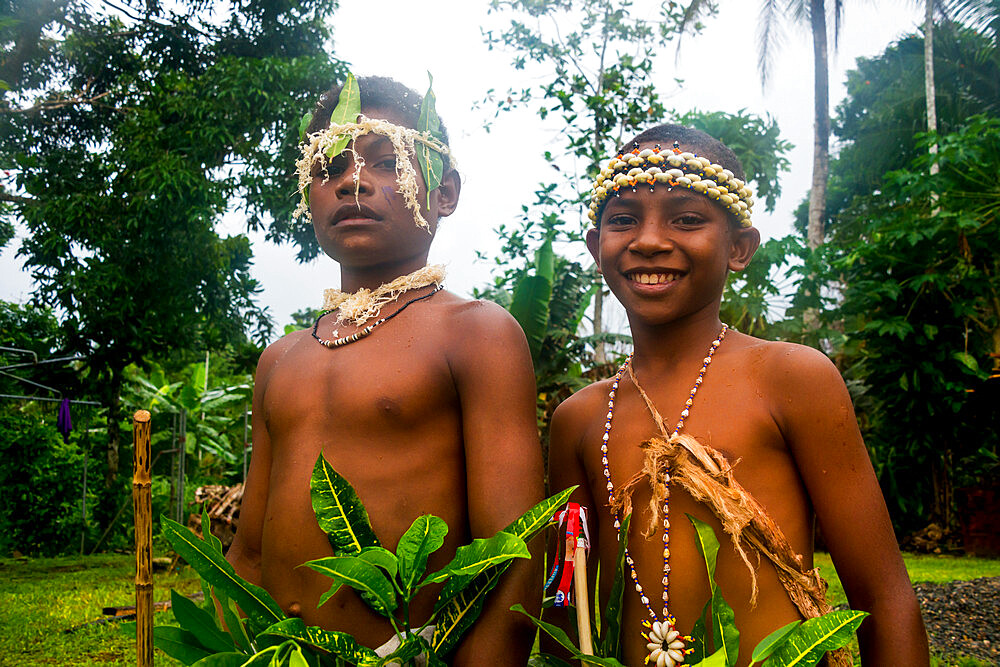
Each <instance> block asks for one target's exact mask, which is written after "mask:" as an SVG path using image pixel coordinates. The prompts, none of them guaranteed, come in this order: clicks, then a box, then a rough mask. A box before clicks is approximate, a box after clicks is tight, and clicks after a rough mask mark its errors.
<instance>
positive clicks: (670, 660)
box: [642, 617, 694, 667]
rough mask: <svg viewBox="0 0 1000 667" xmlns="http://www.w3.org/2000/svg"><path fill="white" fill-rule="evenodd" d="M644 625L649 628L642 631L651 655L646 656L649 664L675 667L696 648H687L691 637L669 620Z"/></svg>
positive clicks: (658, 666)
mask: <svg viewBox="0 0 1000 667" xmlns="http://www.w3.org/2000/svg"><path fill="white" fill-rule="evenodd" d="M668 618H669V617H668ZM671 620H672V619H671ZM643 625H646V626H647V627H648V628H649V632H648V633H646V632H644V633H642V637H643V639H645V640H646V650H647V651H649V655H648V656H646V664H647V665H655V666H656V667H675V666H676V665H680V664H682V663H683V662H684V659H685V658H686V657H687V656H688V654H689V653H691V651H693V650H694V649H689V648H686V646H687V642H689V641H691V638H690V637H686V636H684V635H682V634H681V633H680V632H678V630H677V629H676V628H675V627H674V624H673V623H671V622H670V621H669V620H665V621H653V622H652V623H648V624H647V623H643Z"/></svg>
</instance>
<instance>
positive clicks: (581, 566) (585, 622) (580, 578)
mask: <svg viewBox="0 0 1000 667" xmlns="http://www.w3.org/2000/svg"><path fill="white" fill-rule="evenodd" d="M573 586H574V588H575V590H576V629H577V632H578V634H579V637H580V653H583V654H584V655H594V644H593V641H592V640H591V636H592V635H591V631H590V600H589V599H588V597H587V550H586V549H585V548H584V546H583V544H581V543H580V541H579V540H578V541H577V544H576V551H575V552H574V553H573ZM581 664H586V663H582V662H581Z"/></svg>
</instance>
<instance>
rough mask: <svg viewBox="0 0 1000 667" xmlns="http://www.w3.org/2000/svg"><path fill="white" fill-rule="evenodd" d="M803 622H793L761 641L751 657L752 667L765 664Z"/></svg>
mask: <svg viewBox="0 0 1000 667" xmlns="http://www.w3.org/2000/svg"><path fill="white" fill-rule="evenodd" d="M801 623H802V621H792V622H791V623H789V624H788V625H785V626H782V627H780V628H778V629H777V630H775V631H774V632H772V633H771V634H769V635H768V636H767V637H764V638H763V639H761V640H760V642H759V643H758V644H757V646H755V647H754V649H753V655H751V656H750V665H751V666H752V665H753V664H755V663H758V662H763V661H764V660H767V658H768V656H770V655H771V654H772V653H774V652H775V651H776V650H777V649H778V647H780V646H781V645H782V644H784V643H785V641H786V640H787V639H788V638H789V635H791V633H792V632H793V631H794V630H795V628H797V627H799V625H800V624H801Z"/></svg>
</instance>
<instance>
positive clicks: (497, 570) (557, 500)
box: [431, 486, 576, 656]
mask: <svg viewBox="0 0 1000 667" xmlns="http://www.w3.org/2000/svg"><path fill="white" fill-rule="evenodd" d="M575 490H576V487H575V486H572V487H570V488H568V489H564V490H563V491H560V492H559V493H556V494H555V495H553V496H550V497H549V498H546V499H545V500H543V501H542V502H540V503H538V504H537V505H535V506H534V507H532V508H531V509H530V510H528V511H527V512H525V513H524V514H522V515H521V516H519V517H518V518H517V519H515V520H514V521H512V522H511V523H510V525H508V526H507V527H506V528H505V529H504V532H505V533H510V534H511V535H516V536H517V537H520V538H521V539H522V540H524V541H525V542H527V541H528V540H530V539H531V538H533V537H534V536H535V535H537V534H538V533H539V532H541V530H542V529H543V528H545V527H546V526H548V525H549V524H550V523H551V522H552V515H553V514H554V513H555V512H556V510H557V509H559V508H560V507H562V506H563V505H564V504H565V503H566V499H567V498H569V496H570V494H572V493H573V491H575ZM509 566H510V562H507V563H504V564H503V565H499V566H497V567H492V568H490V569H488V570H486V571H485V572H483V573H482V574H480V575H479V576H478V577H476V578H475V579H473V580H472V581H471V582H469V584H468V585H467V586H466V587H465V588H464V589H463V590H462V591H461V592H460V593H459V594H458V595H455V596H454V597H451V595H450V593H451V591H444V590H443V591H442V594H444V593H446V592H447V593H449V595H448V597H450V598H451V599H450V600H449V601H448V602H447V604H442V603H443V600H442V599H441V598H439V599H438V604H436V605H435V607H434V613H435V616H436V619H437V623H436V627H435V629H434V637H433V638H432V639H431V645H432V646H433V647H434V650H435V651H436V652H437V654H438V655H442V656H444V655H447V654H448V653H450V652H451V651H452V650H453V649H454V648H455V646H457V645H458V641H459V639H461V637H462V635H463V634H464V633H465V632H466V631H467V630H468V629H469V628H470V627H471V626H472V624H473V623H474V622H475V620H476V619H477V618H479V613H480V612H481V611H482V609H483V603H484V601H485V600H486V596H487V594H489V592H490V591H492V590H493V589H494V588H496V586H497V584H498V583H499V582H500V577H501V575H503V573H504V572H505V571H506V570H507V568H508V567H509ZM445 588H446V589H447V588H448V587H447V586H446V587H445Z"/></svg>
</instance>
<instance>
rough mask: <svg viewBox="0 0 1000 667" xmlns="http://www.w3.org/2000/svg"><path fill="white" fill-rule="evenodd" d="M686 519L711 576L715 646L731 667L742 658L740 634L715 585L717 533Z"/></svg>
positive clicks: (729, 608) (703, 524)
mask: <svg viewBox="0 0 1000 667" xmlns="http://www.w3.org/2000/svg"><path fill="white" fill-rule="evenodd" d="M687 518H688V520H689V521H690V522H691V525H692V526H694V530H695V546H697V547H698V553H700V554H701V556H702V558H703V559H704V561H705V569H706V570H707V572H708V583H709V586H710V588H711V595H712V598H711V601H712V629H713V633H712V635H713V640H714V645H715V646H716V648H717V649H719V650H722V651H724V652H725V655H726V664H727V665H729V666H730V667H732V665H735V664H736V659H737V658H738V657H739V652H740V651H739V646H740V633H739V630H737V629H736V615H735V614H734V613H733V609H732V607H730V606H729V604H728V603H727V602H726V601H725V599H724V598H723V597H722V593H721V591H719V587H718V586H716V584H715V565H716V558H717V557H718V554H719V540H718V539H716V537H715V531H714V530H712V527H711V526H709V525H708V524H707V523H705V522H704V521H701V520H699V519H696V518H695V517H693V516H691V515H690V514H688V515H687Z"/></svg>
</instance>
